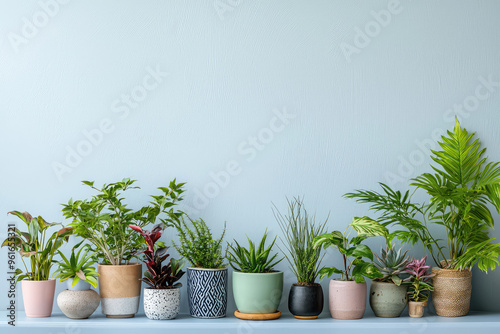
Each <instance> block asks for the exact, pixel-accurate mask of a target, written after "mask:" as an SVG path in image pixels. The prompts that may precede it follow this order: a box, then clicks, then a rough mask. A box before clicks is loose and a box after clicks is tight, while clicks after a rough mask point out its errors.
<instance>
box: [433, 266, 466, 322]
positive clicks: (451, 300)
mask: <svg viewBox="0 0 500 334" xmlns="http://www.w3.org/2000/svg"><path fill="white" fill-rule="evenodd" d="M432 273H433V274H434V275H435V276H434V277H433V278H432V283H433V284H434V291H433V292H432V303H433V305H434V308H435V309H436V313H437V314H438V315H440V316H442V317H462V316H464V315H467V313H469V308H470V298H471V292H472V284H471V281H472V272H471V271H469V270H454V269H440V268H433V269H432Z"/></svg>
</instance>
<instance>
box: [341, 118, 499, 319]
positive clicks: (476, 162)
mask: <svg viewBox="0 0 500 334" xmlns="http://www.w3.org/2000/svg"><path fill="white" fill-rule="evenodd" d="M438 144H439V146H440V147H441V150H439V151H432V156H431V158H432V160H433V161H434V162H435V163H436V165H434V166H432V168H433V170H434V173H433V174H431V173H424V174H422V175H421V176H419V177H417V178H415V179H413V180H412V181H413V182H412V183H411V186H414V187H416V188H417V189H421V190H424V191H426V192H427V193H428V194H429V195H430V201H429V203H428V204H424V205H420V204H415V203H413V202H412V201H411V196H410V193H409V191H406V193H405V194H404V195H403V194H402V193H401V192H399V191H394V190H392V189H391V188H390V187H389V186H387V185H385V184H381V186H382V188H383V193H378V192H374V191H366V190H358V191H356V192H354V193H351V194H347V195H346V196H347V197H350V198H355V199H356V200H357V201H358V202H363V203H369V204H370V208H371V209H372V210H374V211H378V212H381V213H382V215H381V217H380V218H379V221H380V220H382V221H384V224H386V225H388V224H396V225H399V226H400V227H403V228H404V229H403V230H401V231H396V232H394V233H395V235H396V236H397V237H398V238H399V239H400V240H402V241H403V242H408V243H412V244H415V243H416V242H418V241H420V242H421V243H422V244H423V245H424V247H425V248H426V249H427V251H428V252H429V255H430V256H431V257H432V258H433V260H434V261H435V262H436V264H437V267H436V268H433V269H432V271H433V273H434V275H435V276H434V277H433V278H432V280H433V285H434V291H433V292H432V296H433V298H432V300H433V304H434V308H435V309H436V313H437V314H438V315H441V316H447V317H458V316H464V315H466V314H467V313H468V312H469V308H470V299H471V287H472V286H471V278H472V272H471V270H472V267H473V266H474V265H477V267H478V268H479V269H480V270H482V271H485V272H487V271H488V270H492V269H494V268H495V266H496V265H498V264H499V260H498V256H499V254H500V245H499V244H495V243H494V240H495V239H494V238H491V237H490V236H489V233H488V229H489V228H492V227H493V226H494V220H493V217H492V214H491V212H490V209H489V208H488V205H491V206H492V207H494V208H495V209H496V210H497V211H500V163H498V162H495V163H493V162H487V157H485V151H486V149H485V148H482V147H481V142H480V141H479V139H477V138H475V134H474V133H469V132H468V131H467V130H466V129H463V128H461V126H460V123H459V122H458V120H457V121H456V122H455V127H454V130H453V132H451V131H448V133H447V135H446V136H443V137H442V141H441V142H438ZM429 224H436V225H437V226H440V227H441V228H443V229H444V232H445V233H446V238H445V240H439V239H436V238H435V237H434V236H433V235H432V233H431V232H430V231H429V229H428V225H429Z"/></svg>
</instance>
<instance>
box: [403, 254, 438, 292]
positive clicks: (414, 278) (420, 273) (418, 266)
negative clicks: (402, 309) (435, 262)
mask: <svg viewBox="0 0 500 334" xmlns="http://www.w3.org/2000/svg"><path fill="white" fill-rule="evenodd" d="M425 261H427V256H424V257H423V258H421V259H420V260H417V259H413V260H411V262H410V263H409V264H408V266H407V267H406V270H405V271H406V273H408V274H410V277H408V278H406V279H405V280H404V282H408V283H409V284H410V287H409V288H408V295H409V297H410V300H413V301H416V302H425V301H427V299H429V291H433V290H434V287H433V286H432V283H431V282H430V279H431V277H433V276H434V275H433V274H429V273H428V270H429V269H430V267H431V266H428V265H426V264H425Z"/></svg>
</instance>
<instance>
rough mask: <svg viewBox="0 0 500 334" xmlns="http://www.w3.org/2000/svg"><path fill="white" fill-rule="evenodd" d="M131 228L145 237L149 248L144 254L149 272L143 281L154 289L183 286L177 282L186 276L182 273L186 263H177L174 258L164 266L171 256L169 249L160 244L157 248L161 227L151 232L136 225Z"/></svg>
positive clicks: (156, 227)
mask: <svg viewBox="0 0 500 334" xmlns="http://www.w3.org/2000/svg"><path fill="white" fill-rule="evenodd" d="M129 227H130V228H131V229H133V230H134V231H136V232H138V233H140V234H141V235H142V236H143V238H144V242H145V243H146V245H147V247H148V249H147V250H145V251H144V252H142V253H144V256H145V258H146V259H145V260H144V261H143V262H144V263H145V264H146V267H147V268H148V270H147V271H146V272H145V273H144V278H143V279H141V280H142V281H143V282H144V283H146V284H148V285H149V286H150V287H152V288H153V289H172V288H177V287H180V286H182V284H181V283H175V282H177V281H178V280H179V279H181V277H182V276H183V275H184V271H182V267H183V266H184V261H182V260H180V261H177V260H176V259H173V258H172V259H170V262H169V263H168V264H167V265H163V262H164V261H165V260H166V259H167V258H168V257H169V256H170V254H168V253H167V250H168V247H166V246H165V245H164V244H163V243H160V242H159V243H158V245H156V247H155V243H156V242H157V241H158V239H160V237H161V234H162V232H163V228H162V227H161V225H160V224H158V225H155V226H154V227H153V229H152V230H151V232H150V231H145V230H143V229H142V228H140V227H139V226H136V225H129ZM174 283H175V284H174Z"/></svg>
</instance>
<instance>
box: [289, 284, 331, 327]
mask: <svg viewBox="0 0 500 334" xmlns="http://www.w3.org/2000/svg"><path fill="white" fill-rule="evenodd" d="M288 310H290V313H291V314H293V316H294V317H295V318H297V319H316V318H318V316H319V315H320V314H321V312H322V311H323V288H322V287H321V285H319V284H317V285H311V286H303V285H295V284H293V285H292V287H291V288H290V294H289V295H288Z"/></svg>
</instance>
